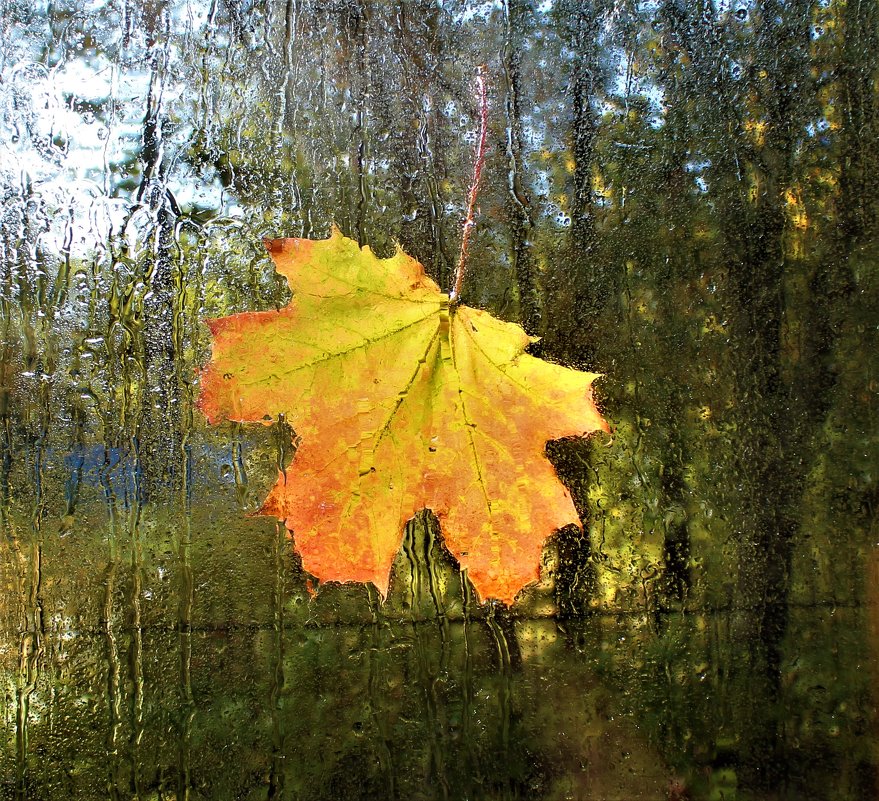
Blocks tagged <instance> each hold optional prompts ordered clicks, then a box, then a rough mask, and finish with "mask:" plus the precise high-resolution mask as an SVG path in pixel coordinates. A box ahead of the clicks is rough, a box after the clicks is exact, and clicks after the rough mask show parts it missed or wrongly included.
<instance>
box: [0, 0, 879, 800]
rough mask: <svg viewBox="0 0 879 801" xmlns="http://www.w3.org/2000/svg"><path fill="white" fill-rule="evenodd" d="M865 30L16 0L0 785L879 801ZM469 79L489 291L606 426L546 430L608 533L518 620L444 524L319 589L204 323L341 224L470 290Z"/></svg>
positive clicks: (848, 23)
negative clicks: (272, 507) (467, 566)
mask: <svg viewBox="0 0 879 801" xmlns="http://www.w3.org/2000/svg"><path fill="white" fill-rule="evenodd" d="M877 24H879V10H877V4H876V2H875V0H818V1H817V2H813V1H812V0H786V2H780V0H756V1H755V2H750V1H748V0H741V1H736V2H732V3H716V4H712V3H709V2H704V1H703V0H686V1H685V0H655V2H641V3H638V2H635V0H618V1H617V2H611V1H610V0H596V1H595V2H587V0H580V1H579V2H574V1H573V0H555V1H554V2H549V1H548V2H544V3H537V2H536V1H535V2H528V0H503V1H502V0H498V2H496V3H491V2H486V3H477V2H475V0H474V1H473V2H458V0H449V1H448V2H439V0H436V1H435V2H428V0H399V1H398V2H392V0H384V2H372V1H371V0H320V1H319V2H318V1H317V0H315V2H309V0H286V2H275V1H274V0H269V1H267V2H259V0H168V1H167V2H166V1H165V0H144V1H143V2H140V3H137V2H131V1H130V0H111V1H110V2H103V0H95V1H94V2H76V3H74V2H67V0H62V1H61V2H52V3H47V2H29V1H28V0H21V1H20V2H19V1H18V0H0V26H2V33H0V324H2V331H3V335H2V358H0V367H2V369H0V513H2V540H0V687H2V702H0V703H2V722H3V739H2V740H0V797H2V798H3V799H6V798H8V799H34V800H35V801H36V800H37V799H51V800H52V801H54V800H55V799H59V800H60V799H64V800H65V801H67V799H100V798H110V799H126V800H127V799H138V801H152V800H153V799H156V800H158V799H177V801H182V799H264V798H276V799H290V800H291V801H292V800H293V799H309V800H310V799H323V798H326V799H342V800H343V801H344V800H345V799H361V798H362V799H366V798H376V799H393V798H399V799H453V800H455V799H473V800H474V801H481V799H575V800H576V801H581V800H582V801H587V800H588V799H602V800H603V801H611V800H612V799H617V800H618V801H622V800H623V799H627V800H628V799H666V798H677V799H681V798H683V797H689V798H691V799H694V801H695V800H697V799H698V800H699V801H701V800H702V799H705V800H706V801H707V800H708V799H711V801H721V799H725V800H726V801H730V800H731V799H737V800H738V799H741V800H742V801H748V800H752V801H756V800H757V799H759V800H760V801H763V800H764V799H765V800H766V801H781V799H784V800H785V801H787V800H790V801H803V800H808V801H811V799H815V800H816V801H823V800H824V799H827V801H830V800H831V799H832V800H833V801H849V800H851V801H863V800H864V799H870V798H874V797H876V795H877V794H879V785H877V763H879V755H877V753H879V752H877V749H879V744H877V721H876V699H877V691H879V669H877V668H876V664H877V662H879V653H877V642H876V640H877V634H879V607H877V604H879V586H877V584H879V556H877V543H879V523H877V506H879V435H877V432H879V427H877V417H879V397H877V394H879V357H877V344H879V343H877V330H879V284H877V278H879V263H877V257H879V231H877V208H879V116H877V114H879V110H877V73H879V32H877ZM480 64H484V65H485V72H486V76H487V81H488V86H489V103H490V109H489V131H488V145H489V151H488V157H487V163H486V168H485V174H484V181H483V185H482V188H481V190H480V195H479V203H478V207H479V208H478V216H477V226H476V229H475V233H474V238H473V241H472V245H471V255H470V268H469V273H468V279H467V283H466V284H465V287H464V300H465V302H467V303H468V304H470V305H473V306H478V307H482V308H486V309H489V310H490V311H491V312H492V313H494V314H496V315H497V316H499V317H502V318H504V319H509V320H515V321H518V322H520V323H522V324H523V325H524V326H525V327H526V329H528V330H529V331H530V332H532V333H534V334H538V335H541V336H542V337H543V339H542V340H541V342H540V343H539V344H537V345H536V346H535V347H534V350H535V352H537V353H538V354H539V355H542V356H543V357H544V358H547V359H552V360H557V361H559V362H561V363H563V364H566V365H571V366H577V367H589V368H591V369H594V370H598V371H600V372H602V373H604V374H605V377H604V378H602V379H600V381H599V382H598V383H597V387H598V390H597V391H598V396H599V400H600V403H601V406H602V409H603V411H604V414H605V416H606V418H607V419H608V421H609V422H610V424H611V427H612V429H613V433H612V435H611V436H604V435H598V436H596V437H594V438H592V439H590V440H588V441H565V442H560V443H552V444H551V445H549V446H548V453H549V456H550V457H551V458H552V460H553V461H554V463H555V464H556V466H557V469H558V471H559V474H560V476H561V477H562V479H563V480H564V481H565V482H566V483H567V485H568V486H569V487H570V489H571V492H572V493H573V495H574V498H575V502H576V503H577V506H578V510H579V512H580V515H581V518H582V521H583V528H582V529H576V528H574V527H571V528H570V529H566V530H563V531H561V532H559V533H558V534H557V535H555V536H554V537H553V538H551V539H550V540H549V541H548V542H547V545H546V548H545V552H544V558H543V564H542V578H541V581H540V583H539V584H538V585H535V586H532V587H529V588H527V589H526V590H525V591H524V592H523V593H522V595H521V596H520V598H519V600H518V601H517V603H516V604H514V605H513V606H512V607H511V608H506V607H503V606H500V605H497V604H481V603H480V602H479V600H478V599H477V598H476V597H475V596H474V594H473V592H472V590H471V588H470V586H469V584H468V582H467V580H466V577H463V578H462V576H461V575H460V573H459V572H458V570H457V568H456V565H455V564H454V563H453V561H452V559H451V558H450V557H449V555H448V553H447V552H446V551H445V550H444V549H443V546H442V541H441V537H440V536H439V534H438V531H437V528H436V523H435V520H434V519H433V518H431V517H429V516H421V517H419V518H418V519H417V520H416V521H415V522H414V523H413V524H411V525H410V526H409V528H408V529H407V531H406V532H405V534H403V533H401V549H400V552H399V555H398V558H397V562H396V564H395V567H394V574H393V577H392V586H391V592H390V596H389V598H388V600H387V602H385V603H384V604H382V603H381V599H380V598H379V597H378V595H377V593H376V592H375V590H374V589H373V588H371V587H364V586H358V585H327V586H324V587H321V588H320V592H319V594H318V595H317V597H316V598H315V599H314V600H311V599H310V598H309V594H308V591H307V589H306V585H307V581H308V577H307V576H306V575H305V574H304V573H303V571H302V569H301V565H300V563H299V560H298V558H297V556H296V553H295V549H294V546H293V544H292V543H291V542H290V540H289V539H287V538H286V536H285V532H284V530H283V528H282V527H280V526H278V525H277V524H276V522H275V521H273V520H271V519H267V518H259V517H251V516H249V513H250V512H253V511H254V510H255V509H256V508H258V506H259V504H260V502H261V501H262V499H263V498H264V497H265V495H266V493H267V491H268V489H269V487H270V486H271V485H272V483H273V482H274V480H275V477H276V475H277V472H276V471H277V468H278V467H279V466H283V465H284V464H286V463H287V462H288V461H289V459H290V458H291V457H292V454H293V446H292V436H293V432H291V431H290V429H289V427H288V426H287V425H286V424H285V423H284V421H283V420H279V421H275V422H273V423H272V424H271V425H269V426H265V427H260V426H254V427H242V426H236V425H232V424H226V425H222V426H218V427H216V428H209V427H207V426H206V424H205V422H204V420H203V418H202V417H201V416H200V414H199V412H198V410H197V409H196V407H195V400H196V398H197V393H198V371H199V367H200V366H201V365H204V364H205V362H206V360H207V359H208V357H209V349H210V342H209V334H208V331H207V329H206V327H205V326H204V325H203V320H204V319H205V318H209V317H216V316H222V315H225V314H231V313H234V312H237V311H242V310H252V309H272V308H278V307H280V306H282V305H284V304H285V303H286V302H287V300H288V291H287V289H286V287H285V286H284V285H283V283H282V282H281V281H280V280H278V279H277V278H276V276H275V275H274V274H273V271H272V268H271V263H270V260H269V259H268V257H267V255H266V253H265V250H264V248H263V246H262V238H263V237H270V238H274V237H280V236H312V237H322V236H326V235H327V234H328V232H329V228H330V226H331V224H333V223H335V224H336V225H338V226H339V227H340V228H341V230H342V232H343V233H345V234H346V235H348V236H352V237H354V238H356V239H359V240H360V242H361V243H362V244H369V245H371V246H372V247H373V248H374V249H375V250H376V251H377V252H379V253H380V254H382V253H384V254H387V253H390V252H391V251H392V250H393V248H394V247H395V244H396V243H399V244H400V245H401V246H402V247H403V248H404V249H406V250H407V251H408V252H409V253H411V254H413V255H414V256H416V257H417V258H419V259H420V260H421V261H422V262H423V263H424V264H425V266H426V268H427V270H428V272H430V274H431V275H433V276H434V277H435V278H436V279H437V280H438V281H439V282H440V284H441V285H443V286H445V287H447V286H448V283H449V280H450V274H451V271H452V269H453V267H454V264H455V260H456V258H457V251H458V247H459V242H460V223H461V219H462V216H463V212H464V208H463V207H464V200H465V195H466V191H467V187H468V183H469V180H470V174H471V170H472V151H473V144H474V141H475V136H476V131H477V128H478V108H477V102H476V96H475V92H474V76H475V74H476V68H477V66H478V65H480ZM500 412H502V410H500ZM352 536H356V532H352ZM871 570H872V574H871V573H870V571H871ZM870 575H872V580H870V579H868V576H870ZM871 626H872V628H871ZM871 632H872V634H871ZM684 788H686V789H684ZM684 792H686V793H689V796H684V795H683V794H684Z"/></svg>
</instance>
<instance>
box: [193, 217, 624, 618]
mask: <svg viewBox="0 0 879 801" xmlns="http://www.w3.org/2000/svg"><path fill="white" fill-rule="evenodd" d="M266 246H267V248H268V250H269V252H270V253H271V256H272V258H273V259H274V262H275V265H276V268H277V270H278V272H279V273H281V274H282V275H284V276H285V277H286V278H287V281H288V283H289V285H290V288H291V289H292V291H293V300H292V301H291V303H290V305H289V306H287V307H286V308H284V309H281V310H280V311H270V312H248V313H244V314H236V315H233V316H230V317H223V318H220V319H215V320H210V321H208V325H209V327H210V329H211V331H212V333H213V337H214V344H213V355H212V359H211V362H210V364H209V365H208V366H207V368H206V369H205V371H204V373H203V374H202V391H201V396H200V399H199V405H200V407H201V409H202V411H203V412H204V414H205V415H206V416H207V418H208V421H209V422H211V423H214V422H216V421H219V420H221V419H229V420H237V421H244V422H266V421H268V420H271V419H272V418H273V417H275V416H277V415H279V414H282V413H283V414H284V415H286V417H287V419H288V421H289V422H290V423H291V425H292V426H293V428H294V430H295V432H296V434H297V436H298V437H299V447H298V448H297V450H296V454H295V456H294V458H293V461H292V462H291V464H290V466H289V467H288V468H287V470H286V473H284V474H281V476H280V478H279V480H278V483H277V484H276V485H275V487H274V488H273V489H272V491H271V493H270V495H269V497H268V499H267V500H266V502H265V504H264V505H263V508H262V509H261V510H260V513H261V514H266V515H275V516H277V517H278V518H280V519H282V520H284V521H285V523H286V526H287V528H288V529H290V530H291V531H292V532H293V535H294V538H295V544H296V548H297V550H298V551H299V553H300V555H301V557H302V561H303V565H304V567H305V569H306V570H307V571H308V572H309V573H311V574H312V575H314V576H316V577H318V578H319V579H321V580H323V581H326V580H336V581H363V582H367V581H371V582H372V583H373V584H374V585H375V586H376V587H377V588H378V590H379V591H380V592H381V593H382V595H383V596H384V595H386V594H387V588H388V580H389V574H390V568H391V564H392V562H393V560H394V557H395V555H396V553H397V551H398V549H399V547H400V543H401V540H402V529H403V526H404V525H405V523H406V521H407V520H409V519H410V518H412V517H413V516H414V515H415V514H416V513H417V512H418V511H419V510H421V509H423V508H428V509H430V510H432V511H433V513H434V514H435V515H436V516H437V518H438V519H439V521H440V524H441V528H442V531H443V536H444V539H445V543H446V546H447V547H448V549H449V550H450V551H451V553H452V554H453V555H454V556H455V558H456V559H457V560H458V562H459V563H460V565H461V568H462V569H465V570H466V571H467V575H468V577H469V579H470V580H471V582H472V583H473V586H474V588H475V589H476V591H477V592H478V593H479V594H480V595H481V596H482V597H483V598H485V597H493V598H497V599H499V600H502V601H505V602H512V600H513V598H514V597H515V595H516V593H517V592H518V591H519V590H520V589H521V588H522V587H523V586H524V585H525V584H527V583H529V582H531V581H533V580H536V579H537V577H538V565H539V561H540V552H541V548H542V544H543V542H544V540H545V539H546V537H547V536H549V535H550V534H551V533H552V532H553V531H554V530H555V529H557V528H560V527H561V526H564V525H566V524H568V523H577V522H578V517H577V514H576V511H575V509H574V506H573V504H572V502H571V498H570V496H569V494H568V492H567V491H566V490H565V488H564V486H563V485H562V484H561V482H559V480H558V478H557V476H556V474H555V471H554V469H553V467H552V465H551V464H550V462H549V461H548V460H547V459H546V456H545V446H546V443H547V441H548V440H551V439H559V438H561V437H567V436H573V435H582V434H585V433H588V432H590V431H594V430H596V429H604V430H607V425H606V423H605V422H604V420H603V419H602V418H601V416H600V414H599V413H598V410H597V409H596V407H595V405H594V403H593V400H592V392H591V386H590V385H591V384H592V381H593V379H594V378H595V377H596V375H595V374H594V373H585V372H580V371H577V370H572V369H569V368H566V367H562V366H560V365H557V364H552V363H550V362H546V361H543V360H541V359H538V358H535V357H534V356H531V355H529V354H527V353H525V348H526V346H527V345H528V344H529V343H530V342H533V341H535V339H534V338H533V337H529V336H528V335H527V334H526V333H525V332H524V331H523V330H522V328H520V327H519V326H518V325H514V324H512V323H507V322H503V321H501V320H498V319H496V318H495V317H492V316H491V315H490V314H488V313H487V312H484V311H479V310H477V309H473V308H469V307H467V306H460V305H459V306H455V305H450V303H449V298H448V296H447V295H445V294H444V293H443V292H441V291H440V289H439V287H437V285H436V284H435V283H434V282H433V281H432V280H431V279H430V278H429V277H428V276H426V275H425V273H424V268H423V267H422V266H421V264H419V263H418V262H417V261H415V260H414V259H412V258H411V257H409V256H407V255H406V254H405V253H403V252H402V251H398V252H397V254H396V255H395V256H393V257H392V258H390V259H378V258H376V256H375V255H374V254H373V253H372V251H371V250H370V249H369V248H368V247H366V248H363V249H361V248H360V247H359V246H358V244H357V243H356V242H354V241H353V240H350V239H347V238H346V237H344V236H342V235H341V234H340V233H339V232H338V231H336V230H334V232H333V234H332V236H331V237H330V238H329V239H326V240H317V241H315V240H309V239H278V240H274V241H267V242H266Z"/></svg>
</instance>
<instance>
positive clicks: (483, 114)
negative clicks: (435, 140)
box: [449, 65, 488, 303]
mask: <svg viewBox="0 0 879 801" xmlns="http://www.w3.org/2000/svg"><path fill="white" fill-rule="evenodd" d="M476 91H477V93H478V96H479V139H478V140H477V143H476V157H475V159H474V162H473V181H472V182H471V183H470V191H469V192H468V193H467V216H466V217H465V218H464V230H463V232H462V234H461V253H460V255H459V256H458V266H457V267H456V268H455V283H454V284H453V286H452V291H451V292H450V293H449V300H450V301H451V302H452V303H457V301H458V298H459V297H460V295H461V285H462V284H463V283H464V273H465V271H466V265H467V246H468V244H469V242H470V231H471V229H472V228H473V226H474V224H475V223H474V220H473V214H474V209H475V208H476V195H477V193H478V192H479V181H480V179H481V178H482V167H483V166H484V165H485V140H486V133H487V129H488V93H487V91H486V86H485V66H484V65H480V66H479V68H478V70H477V73H476Z"/></svg>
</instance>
